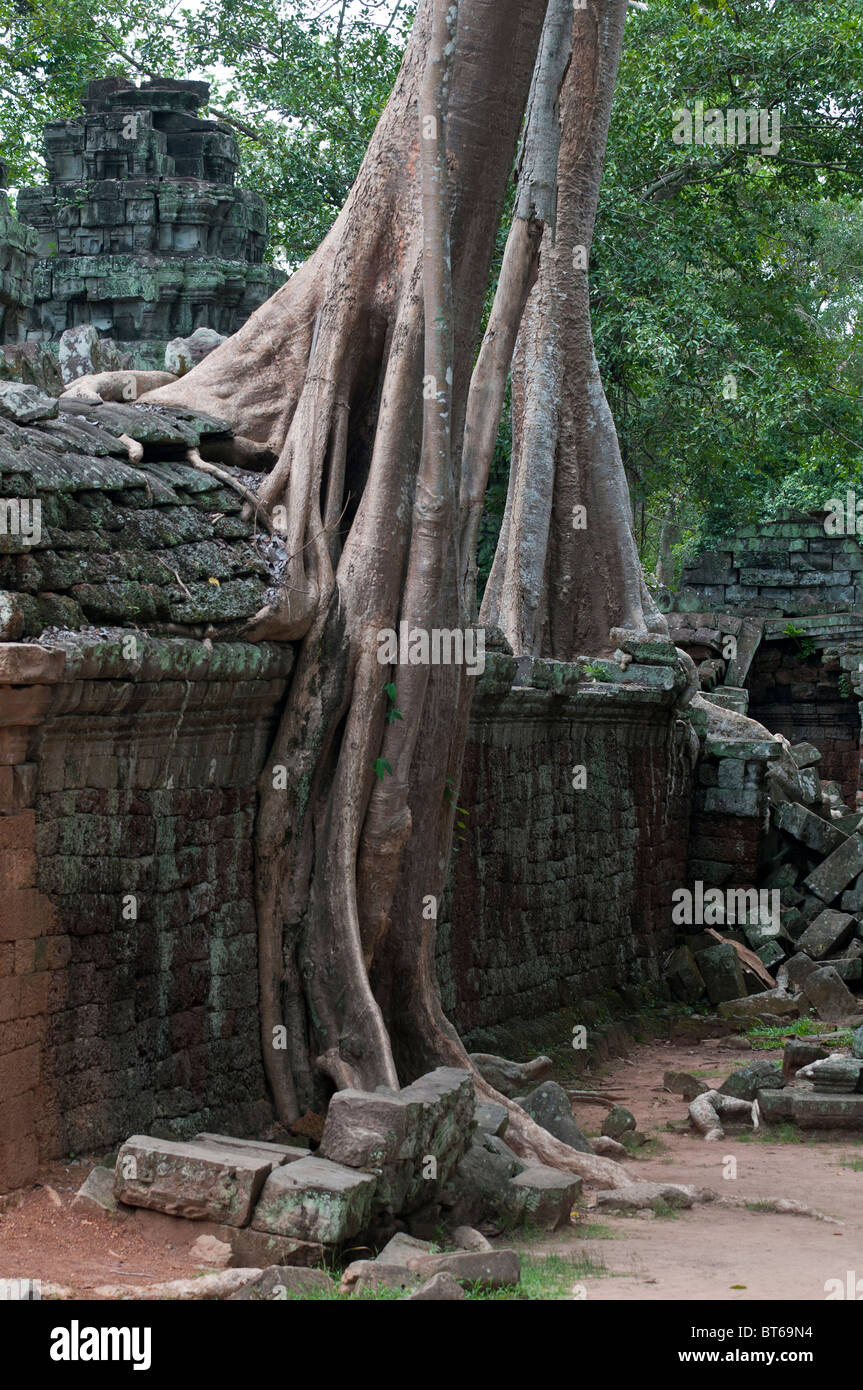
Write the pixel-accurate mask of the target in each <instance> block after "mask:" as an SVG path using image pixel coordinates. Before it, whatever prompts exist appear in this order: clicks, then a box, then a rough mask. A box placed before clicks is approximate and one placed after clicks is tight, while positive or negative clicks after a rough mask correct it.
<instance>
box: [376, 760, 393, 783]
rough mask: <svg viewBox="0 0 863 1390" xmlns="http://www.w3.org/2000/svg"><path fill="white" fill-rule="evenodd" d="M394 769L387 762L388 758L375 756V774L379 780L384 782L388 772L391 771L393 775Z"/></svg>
mask: <svg viewBox="0 0 863 1390" xmlns="http://www.w3.org/2000/svg"><path fill="white" fill-rule="evenodd" d="M392 771H393V770H392V768H391V767H390V765H389V763H388V762H387V760H386V758H375V776H376V777H377V779H378V781H379V782H382V781H383V780H384V777H385V776H386V774H387V773H389V774H390V776H392Z"/></svg>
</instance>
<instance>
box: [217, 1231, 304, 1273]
mask: <svg viewBox="0 0 863 1390" xmlns="http://www.w3.org/2000/svg"><path fill="white" fill-rule="evenodd" d="M216 1235H217V1237H218V1238H219V1239H220V1240H224V1241H227V1243H228V1244H229V1245H230V1247H231V1266H232V1267H234V1268H241V1269H268V1268H269V1267H270V1265H280V1266H281V1265H302V1266H304V1267H305V1268H307V1269H319V1268H320V1266H321V1265H322V1264H324V1262H325V1260H326V1259H327V1257H328V1255H329V1254H330V1253H331V1252H330V1251H328V1250H327V1249H326V1248H325V1247H324V1246H323V1245H321V1243H320V1241H315V1240H293V1239H291V1237H290V1236H276V1235H273V1234H272V1232H271V1231H254V1230H252V1228H251V1226H223V1227H220V1228H219V1229H217V1231H216Z"/></svg>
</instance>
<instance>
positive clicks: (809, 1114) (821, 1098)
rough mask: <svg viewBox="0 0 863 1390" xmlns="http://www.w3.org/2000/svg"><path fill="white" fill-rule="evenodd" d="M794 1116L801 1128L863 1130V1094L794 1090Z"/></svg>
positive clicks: (795, 1121)
mask: <svg viewBox="0 0 863 1390" xmlns="http://www.w3.org/2000/svg"><path fill="white" fill-rule="evenodd" d="M793 1097H794V1100H793V1105H792V1116H793V1119H794V1123H795V1124H797V1125H799V1126H800V1128H801V1129H847V1130H863V1095H825V1094H822V1093H819V1092H817V1091H795V1092H793Z"/></svg>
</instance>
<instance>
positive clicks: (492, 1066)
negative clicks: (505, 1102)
mask: <svg viewBox="0 0 863 1390" xmlns="http://www.w3.org/2000/svg"><path fill="white" fill-rule="evenodd" d="M470 1060H471V1061H472V1062H473V1064H474V1066H475V1067H476V1069H477V1071H478V1072H479V1074H480V1076H481V1077H482V1078H483V1080H485V1081H487V1082H488V1084H489V1085H490V1086H493V1087H494V1089H495V1090H496V1091H500V1093H501V1095H502V1096H509V1097H515V1096H518V1095H521V1094H522V1093H526V1092H527V1091H529V1090H530V1088H531V1087H532V1086H536V1085H537V1083H538V1082H540V1081H544V1080H545V1078H546V1077H547V1076H548V1074H549V1072H550V1071H551V1069H552V1066H553V1065H554V1064H553V1062H552V1060H551V1058H550V1057H535V1058H534V1059H533V1061H532V1062H510V1061H509V1060H508V1059H507V1058H506V1057H496V1056H494V1054H493V1053H490V1052H472V1053H471V1054H470Z"/></svg>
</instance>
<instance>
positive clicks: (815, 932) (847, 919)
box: [797, 907, 854, 960]
mask: <svg viewBox="0 0 863 1390" xmlns="http://www.w3.org/2000/svg"><path fill="white" fill-rule="evenodd" d="M853 930H854V918H853V917H852V916H850V914H849V913H847V912H834V911H833V910H832V909H831V908H829V907H828V908H825V909H824V911H823V912H819V914H818V916H817V917H816V918H815V920H814V922H811V923H810V925H809V926H808V927H807V928H806V930H805V932H804V933H803V935H802V936H801V937H799V938H798V941H797V947H798V950H801V951H805V952H806V955H807V956H808V957H809V958H810V960H823V959H824V957H825V956H827V955H829V954H830V952H831V951H837V950H838V949H839V947H840V946H844V945H845V943H846V941H849V940H850V939H851V934H852V932H853Z"/></svg>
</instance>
